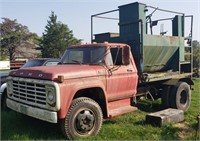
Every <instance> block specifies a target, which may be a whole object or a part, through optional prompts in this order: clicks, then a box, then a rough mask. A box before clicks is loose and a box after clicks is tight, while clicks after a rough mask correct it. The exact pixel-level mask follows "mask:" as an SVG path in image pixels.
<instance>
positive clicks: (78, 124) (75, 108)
mask: <svg viewBox="0 0 200 141" xmlns="http://www.w3.org/2000/svg"><path fill="white" fill-rule="evenodd" d="M102 120H103V115H102V111H101V108H100V106H99V104H98V103H96V102H95V101H94V100H92V99H90V98H86V97H81V98H77V99H74V100H73V101H72V104H71V106H70V108H69V111H68V113H67V115H66V117H65V119H64V120H61V124H60V125H61V130H62V132H63V134H64V136H65V137H66V138H68V139H70V140H72V139H76V138H77V137H87V136H94V135H97V134H98V132H99V131H100V129H101V126H102Z"/></svg>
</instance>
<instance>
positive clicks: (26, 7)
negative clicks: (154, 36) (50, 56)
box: [0, 0, 200, 42]
mask: <svg viewBox="0 0 200 141" xmlns="http://www.w3.org/2000/svg"><path fill="white" fill-rule="evenodd" d="M132 2H135V1H134V0H0V10H1V11H0V16H1V17H7V18H10V19H12V20H13V19H17V22H18V23H21V24H23V25H26V26H28V28H29V30H30V31H31V32H35V33H37V34H38V35H39V36H42V33H43V32H44V29H45V26H46V25H47V20H48V19H49V16H50V14H51V11H54V12H55V14H56V15H57V16H58V20H59V21H61V22H62V23H64V24H67V25H68V26H69V28H70V29H71V30H72V31H73V34H74V36H75V37H77V38H79V39H83V40H84V42H90V37H91V35H90V17H91V15H93V14H96V13H101V12H105V11H109V10H114V9H117V8H118V6H120V5H124V4H128V3H132ZM138 2H141V3H144V4H147V5H151V6H154V7H159V8H161V9H167V10H171V11H177V12H182V13H185V14H186V15H193V16H194V25H193V39H194V40H198V41H200V0H175V1H174V0H159V1H158V0H157V1H156V0H138ZM164 14H165V13H161V14H159V13H158V14H157V13H155V15H153V17H152V18H153V19H157V18H159V17H161V16H162V15H164ZM108 16H110V15H108ZM111 16H115V17H116V15H111ZM167 17H170V16H168V15H167ZM0 22H2V20H0ZM158 28H159V29H158V30H160V25H159V27H158ZM167 28H168V25H167V24H164V30H166V31H168V30H167ZM95 29H96V30H94V31H95V33H99V32H100V33H102V32H106V31H108V30H109V31H111V32H118V29H117V22H116V21H115V23H114V22H113V21H111V22H110V21H108V20H103V22H100V21H99V20H98V19H95ZM187 30H188V31H189V29H187ZM157 32H159V31H157ZM187 33H189V32H186V36H187Z"/></svg>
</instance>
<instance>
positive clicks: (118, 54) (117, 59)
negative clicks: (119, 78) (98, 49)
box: [110, 48, 123, 65]
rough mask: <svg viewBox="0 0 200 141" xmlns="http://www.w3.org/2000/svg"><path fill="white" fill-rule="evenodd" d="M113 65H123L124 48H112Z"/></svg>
mask: <svg viewBox="0 0 200 141" xmlns="http://www.w3.org/2000/svg"><path fill="white" fill-rule="evenodd" d="M110 52H111V56H112V60H113V64H114V65H123V63H122V48H111V49H110Z"/></svg>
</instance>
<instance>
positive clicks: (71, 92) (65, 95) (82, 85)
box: [58, 78, 107, 119]
mask: <svg viewBox="0 0 200 141" xmlns="http://www.w3.org/2000/svg"><path fill="white" fill-rule="evenodd" d="M105 84H106V83H105V82H104V81H101V80H99V79H95V78H87V79H86V78H83V79H76V80H67V81H65V82H64V83H63V84H61V85H60V90H61V91H60V92H61V99H60V100H61V110H60V111H59V115H58V116H59V118H60V119H63V118H65V116H66V114H67V112H68V109H69V107H70V105H71V102H72V100H73V98H74V96H75V94H76V93H77V92H78V91H79V90H83V89H88V88H97V87H98V88H101V89H102V90H103V92H104V96H105V100H106V101H107V97H106V94H105V93H106V92H105V86H106V85H105Z"/></svg>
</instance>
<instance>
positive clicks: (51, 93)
mask: <svg viewBox="0 0 200 141" xmlns="http://www.w3.org/2000/svg"><path fill="white" fill-rule="evenodd" d="M47 103H48V104H49V105H51V106H55V104H56V92H55V89H54V88H52V87H47Z"/></svg>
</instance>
